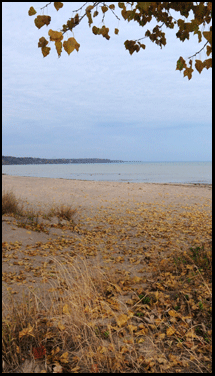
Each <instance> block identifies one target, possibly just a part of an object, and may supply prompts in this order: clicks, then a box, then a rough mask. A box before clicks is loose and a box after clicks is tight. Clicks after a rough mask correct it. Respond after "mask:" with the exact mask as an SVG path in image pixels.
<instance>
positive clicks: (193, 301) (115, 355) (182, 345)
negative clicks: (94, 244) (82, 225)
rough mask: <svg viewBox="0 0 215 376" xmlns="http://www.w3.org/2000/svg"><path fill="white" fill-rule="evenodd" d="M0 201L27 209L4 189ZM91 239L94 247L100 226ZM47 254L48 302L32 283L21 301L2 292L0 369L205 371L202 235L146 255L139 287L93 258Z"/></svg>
mask: <svg viewBox="0 0 215 376" xmlns="http://www.w3.org/2000/svg"><path fill="white" fill-rule="evenodd" d="M2 207H4V210H3V209H2V214H6V213H8V214H10V215H11V214H14V215H19V216H27V215H28V214H29V213H27V212H26V211H24V209H23V204H21V203H20V204H19V200H17V199H16V197H15V195H14V194H12V192H10V193H8V194H7V193H4V194H3V196H2ZM75 213H76V214H77V212H76V211H75V210H74V209H71V208H70V207H67V206H60V207H58V208H56V209H55V210H54V209H52V211H51V212H50V213H49V215H54V214H55V215H56V214H57V215H59V216H60V217H61V218H64V219H65V218H66V220H68V221H71V220H72V219H73V215H74V214H75ZM31 214H32V218H36V215H37V213H35V212H33V213H31ZM40 215H41V213H40ZM46 215H47V214H46ZM33 228H34V227H32V229H33ZM35 228H36V226H35ZM99 235H101V237H100V238H99ZM82 236H83V239H84V237H88V238H87V239H89V236H91V237H93V236H94V238H95V233H93V232H91V233H90V235H89V232H87V233H84V232H83V235H82ZM98 239H99V241H100V248H101V247H103V245H102V239H103V234H99V232H98ZM88 241H89V240H88ZM85 244H87V242H86V243H85ZM110 252H111V251H110ZM148 257H149V256H148ZM149 258H150V257H149ZM51 261H52V262H53V263H54V264H55V266H56V270H57V272H56V274H55V278H50V279H49V280H48V282H49V283H50V288H49V294H50V301H51V304H49V305H47V303H46V301H45V300H42V298H41V295H40V294H39V293H38V290H36V291H35V290H34V289H33V288H29V289H27V288H26V295H25V296H23V299H22V302H21V303H17V302H15V299H14V296H13V294H11V296H10V304H9V305H8V306H7V307H6V308H7V310H8V311H9V313H8V315H7V316H6V317H3V319H2V366H3V373H7V372H9V371H10V370H13V371H14V370H16V369H18V367H20V366H22V368H25V370H28V371H29V370H30V371H29V372H37V373H39V372H47V373H83V372H89V373H101V372H110V373H116V372H119V373H124V372H129V373H133V372H134V373H136V372H138V373H139V372H145V373H178V372H185V373H186V372H188V373H199V372H200V373H205V372H206V373H210V372H211V371H212V369H211V360H212V353H211V347H212V291H211V285H212V262H211V261H212V248H211V244H210V243H207V244H205V245H199V246H195V247H188V248H187V250H186V251H184V250H183V251H182V250H181V251H180V250H179V249H178V251H174V252H172V254H171V255H169V257H168V259H167V258H166V259H165V258H163V259H161V260H160V261H159V262H158V260H153V259H152V260H151V263H149V268H150V270H151V274H152V275H151V277H150V279H146V280H144V282H145V283H146V285H145V284H144V287H142V286H143V285H142V282H143V280H142V279H141V278H139V280H138V277H136V280H135V282H136V283H137V284H138V288H136V287H135V288H134V287H133V284H132V282H133V279H132V281H131V280H130V279H129V276H128V275H127V274H120V273H117V272H116V270H115V269H114V268H110V269H105V270H104V268H103V267H102V265H101V264H100V263H99V261H98V260H96V258H95V261H94V263H93V267H92V266H90V265H89V263H88V258H87V256H86V255H85V256H82V255H81V254H80V255H78V256H77V257H76V258H75V259H74V258H69V259H68V260H67V262H66V263H62V262H60V261H59V260H58V259H57V258H56V257H53V258H52V259H51ZM125 275H126V278H125ZM9 291H10V290H9ZM3 307H4V305H3ZM33 370H34V371H33Z"/></svg>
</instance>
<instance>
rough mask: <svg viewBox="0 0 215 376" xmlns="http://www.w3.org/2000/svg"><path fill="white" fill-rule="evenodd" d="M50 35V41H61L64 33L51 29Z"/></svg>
mask: <svg viewBox="0 0 215 376" xmlns="http://www.w3.org/2000/svg"><path fill="white" fill-rule="evenodd" d="M48 35H49V37H50V41H61V40H62V39H63V34H62V33H61V32H60V31H53V30H52V29H50V30H49V32H48Z"/></svg>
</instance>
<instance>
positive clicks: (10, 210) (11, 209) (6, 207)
mask: <svg viewBox="0 0 215 376" xmlns="http://www.w3.org/2000/svg"><path fill="white" fill-rule="evenodd" d="M22 212H23V204H22V203H20V202H19V201H18V199H17V198H16V197H15V195H14V193H13V192H12V191H10V192H2V215H4V214H14V215H20V214H21V213H22Z"/></svg>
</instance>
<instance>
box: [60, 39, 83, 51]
mask: <svg viewBox="0 0 215 376" xmlns="http://www.w3.org/2000/svg"><path fill="white" fill-rule="evenodd" d="M63 47H64V49H65V51H66V52H67V53H68V55H70V54H71V52H72V51H74V49H76V51H78V50H79V47H80V44H79V43H78V42H77V41H76V40H75V38H69V39H68V40H67V41H64V42H63Z"/></svg>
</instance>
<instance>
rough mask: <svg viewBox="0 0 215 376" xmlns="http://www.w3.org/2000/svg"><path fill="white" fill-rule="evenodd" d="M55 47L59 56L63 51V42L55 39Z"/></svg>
mask: <svg viewBox="0 0 215 376" xmlns="http://www.w3.org/2000/svg"><path fill="white" fill-rule="evenodd" d="M55 47H56V50H57V53H58V56H59V57H60V55H61V52H62V42H60V41H59V40H56V41H55Z"/></svg>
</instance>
